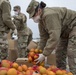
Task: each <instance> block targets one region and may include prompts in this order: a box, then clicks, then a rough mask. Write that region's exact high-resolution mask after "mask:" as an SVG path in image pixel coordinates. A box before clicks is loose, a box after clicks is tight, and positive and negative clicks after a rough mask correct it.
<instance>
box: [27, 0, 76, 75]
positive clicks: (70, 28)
mask: <svg viewBox="0 0 76 75" xmlns="http://www.w3.org/2000/svg"><path fill="white" fill-rule="evenodd" d="M38 5H39V3H38V2H37V1H35V0H32V1H31V3H30V4H29V6H28V8H27V12H28V13H29V17H30V18H32V17H33V15H34V13H35V9H36V7H37V6H38ZM31 11H33V12H31ZM38 26H39V32H40V42H39V45H38V48H39V49H42V50H43V55H45V56H48V55H49V54H50V53H52V51H53V50H54V49H55V48H56V47H57V50H56V58H57V59H56V62H57V67H58V68H61V69H66V61H65V60H66V59H65V58H66V56H68V62H69V67H70V71H71V72H72V73H73V74H74V75H76V11H73V10H70V9H67V8H65V7H62V8H60V7H51V8H49V7H46V8H44V9H43V10H42V14H41V16H40V21H39V25H38Z"/></svg>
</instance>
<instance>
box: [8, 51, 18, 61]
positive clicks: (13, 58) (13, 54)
mask: <svg viewBox="0 0 76 75" xmlns="http://www.w3.org/2000/svg"><path fill="white" fill-rule="evenodd" d="M17 58H18V50H8V60H10V61H16V59H17Z"/></svg>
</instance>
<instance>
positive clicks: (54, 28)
mask: <svg viewBox="0 0 76 75" xmlns="http://www.w3.org/2000/svg"><path fill="white" fill-rule="evenodd" d="M45 23H46V27H47V30H48V34H49V38H48V40H47V42H46V46H45V47H44V51H43V54H44V55H45V56H47V55H49V54H50V53H51V52H52V51H53V50H54V49H55V47H56V45H57V44H58V41H59V38H60V34H61V25H60V24H61V22H60V20H59V17H58V15H57V14H54V15H53V14H52V15H47V16H46V19H45Z"/></svg>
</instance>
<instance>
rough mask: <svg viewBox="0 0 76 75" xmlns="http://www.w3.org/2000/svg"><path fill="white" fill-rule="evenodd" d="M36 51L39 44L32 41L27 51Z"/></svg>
mask: <svg viewBox="0 0 76 75" xmlns="http://www.w3.org/2000/svg"><path fill="white" fill-rule="evenodd" d="M32 48H33V49H36V48H37V43H36V42H34V41H31V42H30V44H29V45H28V47H27V49H29V50H30V49H32Z"/></svg>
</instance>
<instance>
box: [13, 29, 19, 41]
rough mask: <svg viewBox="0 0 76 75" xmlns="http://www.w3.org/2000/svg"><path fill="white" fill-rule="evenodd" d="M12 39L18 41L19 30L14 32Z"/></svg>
mask: <svg viewBox="0 0 76 75" xmlns="http://www.w3.org/2000/svg"><path fill="white" fill-rule="evenodd" d="M12 39H13V40H17V39H18V36H17V29H16V28H15V29H14V30H13V31H12Z"/></svg>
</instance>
